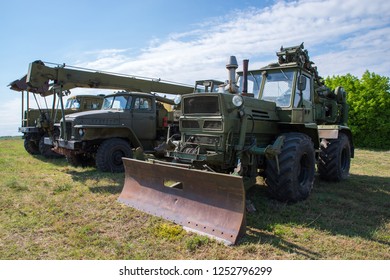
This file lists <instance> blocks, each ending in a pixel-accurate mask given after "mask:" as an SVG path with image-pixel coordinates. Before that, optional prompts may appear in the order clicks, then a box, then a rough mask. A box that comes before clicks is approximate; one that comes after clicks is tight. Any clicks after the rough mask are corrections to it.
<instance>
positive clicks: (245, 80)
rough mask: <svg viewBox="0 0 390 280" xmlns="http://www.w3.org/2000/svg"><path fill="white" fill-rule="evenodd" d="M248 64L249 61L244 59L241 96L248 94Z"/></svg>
mask: <svg viewBox="0 0 390 280" xmlns="http://www.w3.org/2000/svg"><path fill="white" fill-rule="evenodd" d="M248 64H249V59H244V60H243V62H242V79H243V83H242V95H247V94H248Z"/></svg>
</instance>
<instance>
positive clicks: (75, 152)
mask: <svg viewBox="0 0 390 280" xmlns="http://www.w3.org/2000/svg"><path fill="white" fill-rule="evenodd" d="M163 103H166V104H170V105H174V102H173V100H171V99H168V98H164V97H161V96H158V95H155V94H150V93H140V92H126V91H121V92H117V93H115V94H112V95H107V96H105V98H104V102H103V107H102V109H101V110H99V111H90V112H81V113H75V114H70V115H66V116H65V125H61V127H65V130H61V134H60V137H59V138H58V139H55V140H54V143H53V145H54V147H55V148H54V151H55V152H57V153H59V154H63V155H65V156H66V158H67V160H68V162H69V163H70V164H72V165H75V166H78V165H88V164H92V165H95V164H96V167H97V168H98V170H100V171H105V172H123V170H124V169H123V163H122V157H133V151H132V150H133V149H137V148H138V153H141V154H142V153H143V152H146V153H156V151H155V150H154V148H155V147H157V146H159V145H160V144H161V143H163V142H166V140H167V139H166V137H167V135H168V130H169V134H172V135H174V134H177V133H178V121H177V120H176V121H175V119H174V113H173V111H168V110H167V109H165V107H164V105H163ZM46 143H47V144H51V143H52V139H51V138H46ZM140 149H142V152H141V151H140Z"/></svg>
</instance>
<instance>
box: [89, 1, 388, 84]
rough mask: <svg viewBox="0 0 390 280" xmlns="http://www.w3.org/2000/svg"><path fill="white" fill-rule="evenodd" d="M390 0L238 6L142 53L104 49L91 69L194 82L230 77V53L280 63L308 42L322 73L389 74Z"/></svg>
mask: <svg viewBox="0 0 390 280" xmlns="http://www.w3.org/2000/svg"><path fill="white" fill-rule="evenodd" d="M389 19H390V4H389V3H388V2H383V1H379V0H372V1H342V2H340V1H337V0H336V1H335V0H329V1H290V2H285V1H278V2H276V3H275V4H273V5H272V6H269V7H266V8H264V9H256V8H249V9H246V10H241V11H234V12H231V13H229V14H227V15H226V16H224V17H218V18H212V19H210V21H208V22H202V24H201V25H199V26H197V27H196V28H194V29H193V30H188V31H186V32H183V33H172V34H171V35H170V36H168V37H167V38H165V39H164V38H159V39H156V38H154V39H153V40H152V41H151V43H150V45H149V46H147V47H145V49H143V50H141V53H140V54H138V55H135V56H134V55H131V54H130V53H128V52H127V51H125V50H102V51H101V52H99V53H97V54H96V58H95V59H94V60H92V61H89V62H88V63H85V65H86V66H87V67H92V66H93V67H96V68H98V69H102V70H110V71H114V72H119V73H128V74H135V75H140V76H148V77H160V78H163V79H168V80H174V81H178V82H185V83H191V84H192V83H193V82H194V81H195V80H197V79H202V78H217V79H225V78H226V70H225V69H224V65H225V62H226V61H227V59H228V57H229V56H230V55H237V58H238V59H239V60H242V59H244V58H249V59H251V62H250V65H251V67H252V68H253V67H254V64H253V61H256V62H257V63H256V67H259V66H261V65H259V64H258V63H261V62H262V63H263V64H265V63H268V62H271V61H274V60H275V59H276V57H275V51H277V49H278V48H279V47H280V46H281V45H284V46H289V45H297V44H300V43H301V42H305V46H306V47H307V49H308V50H309V53H310V54H311V58H312V60H313V61H314V62H315V63H316V65H317V66H318V68H319V72H320V74H321V75H322V76H327V75H342V74H346V73H351V74H354V75H357V76H360V75H361V74H362V73H363V72H364V71H365V70H366V69H368V70H370V71H374V72H377V73H378V74H381V75H389V69H390V67H389V66H390V63H389V51H388V50H387V49H386V47H385V46H388V45H389V43H390V35H389V34H390V32H389V27H388V26H389V23H390V21H389Z"/></svg>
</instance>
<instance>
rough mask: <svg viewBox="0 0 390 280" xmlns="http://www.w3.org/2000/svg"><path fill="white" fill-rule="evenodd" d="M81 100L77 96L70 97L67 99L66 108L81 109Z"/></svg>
mask: <svg viewBox="0 0 390 280" xmlns="http://www.w3.org/2000/svg"><path fill="white" fill-rule="evenodd" d="M79 108H80V101H79V100H78V99H76V98H72V99H68V100H67V101H66V105H65V109H79Z"/></svg>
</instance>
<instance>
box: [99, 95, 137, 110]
mask: <svg viewBox="0 0 390 280" xmlns="http://www.w3.org/2000/svg"><path fill="white" fill-rule="evenodd" d="M130 104H131V101H130V96H124V95H115V96H107V97H105V98H104V102H103V107H102V109H103V110H109V109H117V110H125V109H130Z"/></svg>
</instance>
